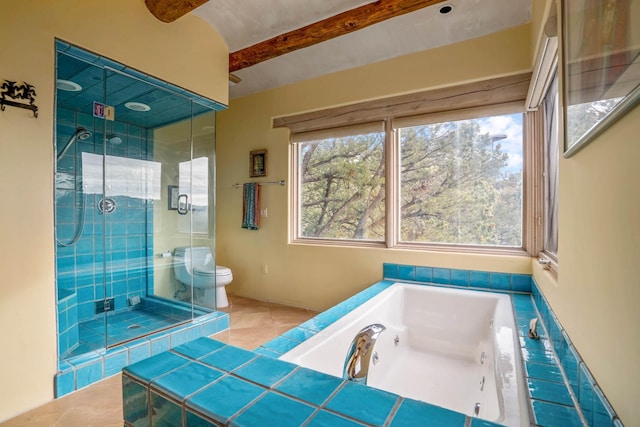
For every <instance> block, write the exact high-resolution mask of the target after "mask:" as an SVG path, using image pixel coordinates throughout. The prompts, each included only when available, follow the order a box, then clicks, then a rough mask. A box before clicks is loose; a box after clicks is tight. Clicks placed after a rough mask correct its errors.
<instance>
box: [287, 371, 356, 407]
mask: <svg viewBox="0 0 640 427" xmlns="http://www.w3.org/2000/svg"><path fill="white" fill-rule="evenodd" d="M343 382H344V381H343V380H342V379H340V378H337V377H334V376H331V375H327V374H323V373H322V372H318V371H314V370H311V369H307V368H300V369H298V370H297V371H295V372H294V373H293V374H291V375H290V376H289V377H287V378H286V379H285V380H284V381H282V382H281V383H280V384H278V385H277V386H276V390H278V391H280V392H282V393H285V394H288V395H290V396H293V397H296V398H298V399H301V400H304V401H306V402H310V403H313V404H314V405H318V406H320V405H322V404H323V403H324V402H325V401H326V400H327V398H329V396H331V395H332V394H333V392H334V391H335V390H336V389H338V387H340V386H341V385H342V383H343ZM309 384H313V387H309Z"/></svg>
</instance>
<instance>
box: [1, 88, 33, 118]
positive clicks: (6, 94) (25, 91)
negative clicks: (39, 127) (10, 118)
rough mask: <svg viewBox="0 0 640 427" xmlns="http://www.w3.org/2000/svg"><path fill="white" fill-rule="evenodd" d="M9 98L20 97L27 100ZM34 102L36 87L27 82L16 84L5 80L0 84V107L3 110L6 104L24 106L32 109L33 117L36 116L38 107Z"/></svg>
mask: <svg viewBox="0 0 640 427" xmlns="http://www.w3.org/2000/svg"><path fill="white" fill-rule="evenodd" d="M7 98H11V99H22V100H25V101H26V102H28V104H27V103H26V102H17V101H11V100H9V99H7ZM35 102H36V88H35V87H34V86H31V85H30V84H29V83H27V82H22V84H17V83H16V82H14V81H11V80H5V81H4V82H3V83H2V86H0V109H1V110H2V111H4V109H5V107H6V106H7V105H9V106H11V107H18V108H25V109H27V110H31V111H33V117H38V107H37V106H36V105H35Z"/></svg>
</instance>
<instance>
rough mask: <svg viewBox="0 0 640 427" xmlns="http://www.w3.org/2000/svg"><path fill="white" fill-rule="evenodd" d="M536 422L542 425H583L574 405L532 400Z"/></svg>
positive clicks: (570, 426)
mask: <svg viewBox="0 0 640 427" xmlns="http://www.w3.org/2000/svg"><path fill="white" fill-rule="evenodd" d="M531 405H532V406H533V413H534V415H535V418H536V423H537V424H538V425H540V426H562V427H582V421H581V420H580V417H579V416H578V413H577V411H576V409H575V408H574V407H573V406H564V405H556V404H554V403H549V402H541V401H539V400H532V401H531Z"/></svg>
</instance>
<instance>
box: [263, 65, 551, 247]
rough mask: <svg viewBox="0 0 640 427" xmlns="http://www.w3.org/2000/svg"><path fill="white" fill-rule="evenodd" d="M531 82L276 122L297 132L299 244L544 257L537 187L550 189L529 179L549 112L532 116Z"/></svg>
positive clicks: (487, 84) (516, 78)
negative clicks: (528, 105)
mask: <svg viewBox="0 0 640 427" xmlns="http://www.w3.org/2000/svg"><path fill="white" fill-rule="evenodd" d="M530 80H531V75H530V74H521V75H513V76H506V77H500V78H496V79H492V80H487V81H484V82H477V83H469V84H465V85H461V86H457V87H446V88H439V89H434V90H430V91H425V92H421V93H412V94H405V95H398V96H395V97H391V98H386V99H376V100H372V101H364V102H362V103H358V104H352V105H346V106H340V107H334V108H330V109H327V110H321V111H313V112H308V113H302V114H299V115H295V116H285V117H278V118H275V119H274V122H273V123H274V127H287V128H289V130H290V131H291V147H292V148H291V153H292V156H291V162H292V163H291V173H292V180H291V181H292V187H291V188H292V199H291V200H292V203H291V208H292V215H291V216H292V221H291V230H290V232H291V241H292V242H295V243H311V244H339V245H356V246H373V247H389V248H392V247H395V248H416V247H430V248H436V247H437V248H438V249H439V250H455V251H467V252H475V251H478V250H482V251H484V252H493V253H509V254H525V253H527V252H532V248H533V245H534V243H535V242H533V239H531V238H530V236H532V235H533V232H532V229H533V227H532V226H530V224H532V223H533V215H534V214H533V213H534V208H535V207H536V206H539V204H540V202H537V203H538V204H537V205H535V204H534V203H532V202H531V199H532V197H534V195H536V194H537V193H535V192H533V191H532V189H534V188H536V189H537V188H541V184H534V182H533V181H532V180H531V179H530V178H529V176H530V175H531V174H532V173H533V172H531V171H532V170H534V169H535V168H536V167H538V166H536V165H537V163H536V165H533V164H532V163H531V159H537V158H538V157H536V156H533V155H531V154H530V153H531V141H533V138H534V136H535V135H534V133H533V132H532V131H531V129H533V128H532V127H531V125H530V122H531V121H532V118H535V117H539V115H537V113H535V112H533V113H527V114H526V115H525V112H524V111H525V100H526V97H527V90H528V88H529V86H530ZM529 114H531V115H529ZM538 121H539V122H541V120H538ZM539 128H540V129H541V125H540V126H539ZM525 130H526V132H525ZM540 146H541V144H540ZM538 163H540V161H538ZM538 168H539V169H541V167H538ZM536 170H537V169H536ZM525 171H526V172H527V173H526V174H525V173H524V172H525ZM541 198H542V196H541V195H538V196H536V200H541ZM541 240H542V239H541V238H538V239H537V241H541ZM536 250H537V249H536ZM536 255H537V252H536Z"/></svg>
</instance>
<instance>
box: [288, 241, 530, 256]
mask: <svg viewBox="0 0 640 427" xmlns="http://www.w3.org/2000/svg"><path fill="white" fill-rule="evenodd" d="M289 244H290V245H299V246H327V247H349V248H363V249H366V248H377V249H401V250H409V251H416V252H450V253H462V254H481V255H510V256H522V257H530V255H529V254H528V253H527V252H526V251H525V250H524V249H523V248H516V247H498V246H479V245H446V244H433V243H431V244H426V243H406V242H403V243H397V244H395V245H393V246H390V245H387V244H386V243H384V242H373V241H356V240H337V239H308V238H307V239H294V240H291V241H290V242H289Z"/></svg>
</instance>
